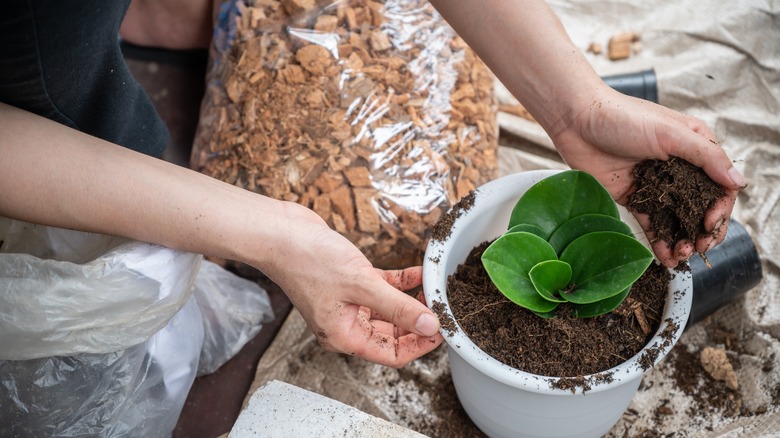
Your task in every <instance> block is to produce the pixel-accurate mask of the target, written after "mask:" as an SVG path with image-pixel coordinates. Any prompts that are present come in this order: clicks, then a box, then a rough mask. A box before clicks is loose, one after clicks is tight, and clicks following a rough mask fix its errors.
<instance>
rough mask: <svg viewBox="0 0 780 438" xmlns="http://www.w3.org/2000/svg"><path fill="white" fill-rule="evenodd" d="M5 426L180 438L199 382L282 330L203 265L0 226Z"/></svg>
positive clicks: (233, 281) (0, 421)
mask: <svg viewBox="0 0 780 438" xmlns="http://www.w3.org/2000/svg"><path fill="white" fill-rule="evenodd" d="M0 244H2V246H1V247H0V425H2V434H8V435H10V436H57V437H76V436H101V437H102V436H111V437H115V436H144V437H157V436H160V437H164V436H170V434H171V432H172V431H173V428H174V427H175V425H176V422H177V420H178V417H179V414H180V412H181V409H182V407H183V406H184V402H185V400H186V398H187V394H188V392H189V389H190V387H191V385H192V383H193V381H194V379H195V377H196V375H201V374H206V373H209V372H212V371H214V370H216V369H217V368H218V367H219V366H221V365H222V364H224V363H225V362H226V361H227V360H229V359H230V358H231V357H232V356H233V355H234V354H235V353H236V352H237V351H238V350H240V349H241V347H243V345H244V344H245V343H246V342H247V341H249V340H250V339H251V338H252V337H253V336H254V335H255V334H257V332H258V331H259V330H260V329H261V328H262V323H263V322H268V321H270V320H272V319H273V312H272V309H271V306H270V300H269V298H268V294H267V292H266V291H265V290H263V289H262V288H260V287H259V286H258V285H256V284H254V283H252V282H249V281H247V280H244V279H242V278H240V277H237V276H236V275H234V274H232V273H230V272H229V271H226V270H225V269H223V268H221V267H220V266H218V265H216V264H214V263H211V262H208V261H204V260H202V256H200V255H197V254H192V253H186V252H181V251H175V250H172V249H169V248H164V247H160V246H157V245H151V244H146V243H141V242H134V241H128V240H126V239H121V238H117V237H113V236H105V235H99V234H93V233H82V232H78V231H72V230H64V229H59V228H53V227H45V226H40V225H33V224H28V223H24V222H20V221H11V220H8V219H4V218H0Z"/></svg>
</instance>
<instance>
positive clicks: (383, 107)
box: [191, 0, 497, 268]
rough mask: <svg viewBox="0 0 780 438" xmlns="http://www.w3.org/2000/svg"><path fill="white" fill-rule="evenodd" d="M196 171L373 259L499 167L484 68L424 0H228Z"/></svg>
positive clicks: (384, 262) (411, 238) (415, 235)
mask: <svg viewBox="0 0 780 438" xmlns="http://www.w3.org/2000/svg"><path fill="white" fill-rule="evenodd" d="M210 64H211V65H210V69H209V72H208V77H207V90H206V95H205V97H204V100H203V104H202V107H201V117H200V123H199V127H198V132H197V134H196V138H195V142H194V145H193V152H192V159H191V166H192V167H193V168H194V169H196V170H198V171H201V172H203V173H206V174H208V175H210V176H213V177H215V178H217V179H220V180H223V181H226V182H229V183H231V184H235V185H238V186H240V187H244V188H246V189H249V190H252V191H256V192H258V193H261V194H263V195H266V196H269V197H273V198H276V199H283V200H287V201H294V202H298V203H300V204H302V205H305V206H307V207H309V208H311V209H313V210H314V211H316V212H317V213H318V214H319V215H320V216H321V217H322V218H323V219H324V220H325V221H326V222H327V223H328V225H329V226H331V227H332V228H333V229H335V230H337V231H338V232H340V233H342V234H343V235H345V236H346V237H347V238H348V239H350V240H351V241H352V242H353V243H355V244H356V245H357V246H358V247H359V248H360V249H361V250H362V251H363V252H364V254H366V256H367V257H368V258H369V260H371V261H372V262H373V263H374V264H375V265H376V266H378V267H383V268H393V267H406V266H410V265H413V264H420V263H421V262H422V254H423V252H424V249H425V244H426V242H427V238H428V229H429V228H430V227H431V226H432V225H433V224H435V223H436V222H437V221H438V219H439V218H440V217H441V216H442V214H443V213H444V212H446V211H447V210H448V209H449V207H450V206H451V205H452V204H453V203H454V202H456V201H457V200H458V199H460V198H461V197H462V196H464V195H465V194H467V193H468V192H469V191H470V190H471V189H473V188H475V187H476V186H478V185H480V184H482V183H484V182H487V181H488V180H490V179H492V178H494V177H495V175H496V170H497V164H496V150H497V121H496V104H495V98H494V94H493V93H494V92H493V83H492V76H491V75H490V73H489V71H488V70H487V68H486V67H485V66H484V65H483V64H482V63H481V61H480V60H479V59H478V58H477V57H476V56H475V55H474V53H473V52H472V51H471V50H470V49H469V48H468V47H467V46H466V45H465V43H464V42H463V41H462V40H461V39H460V38H459V37H457V36H456V35H455V33H454V31H453V30H452V28H450V27H449V25H447V24H446V23H445V21H444V20H443V19H442V18H441V16H439V15H438V13H436V12H435V10H434V9H433V8H432V7H431V5H429V4H428V3H427V1H425V0H386V1H369V0H344V1H335V2H334V1H326V2H319V3H316V2H314V1H313V0H308V1H307V0H262V1H261V0H257V1H249V0H233V1H228V2H227V3H225V4H224V5H223V9H222V11H221V13H220V16H219V19H218V23H217V26H216V31H215V38H214V44H213V45H212V49H211V54H210Z"/></svg>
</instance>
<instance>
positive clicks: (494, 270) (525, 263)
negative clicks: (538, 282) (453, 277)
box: [482, 231, 558, 313]
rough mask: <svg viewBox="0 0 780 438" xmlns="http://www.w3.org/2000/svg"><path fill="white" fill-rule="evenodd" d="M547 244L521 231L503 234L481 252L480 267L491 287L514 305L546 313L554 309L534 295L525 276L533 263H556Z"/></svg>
mask: <svg viewBox="0 0 780 438" xmlns="http://www.w3.org/2000/svg"><path fill="white" fill-rule="evenodd" d="M556 259H557V256H556V255H555V251H554V250H553V249H552V247H551V246H550V244H548V243H547V241H546V240H544V239H542V238H541V237H539V236H537V235H535V234H531V233H528V232H525V231H521V232H517V233H509V234H504V235H503V236H501V237H499V238H498V239H496V240H495V241H494V242H493V243H491V244H490V246H488V247H487V249H485V252H483V253H482V265H483V266H484V267H485V271H487V273H488V275H489V276H490V279H491V280H492V281H493V284H495V285H496V287H497V288H498V290H499V291H501V293H502V294H504V296H506V297H507V298H509V300H510V301H512V302H514V303H515V304H517V305H519V306H522V307H525V308H526V309H529V310H531V311H534V312H538V313H546V312H550V311H552V310H553V309H555V308H556V307H557V306H558V303H553V302H550V301H547V300H545V299H544V298H542V296H541V295H539V293H537V292H536V288H534V285H533V283H532V282H531V279H530V278H529V276H528V273H529V272H530V271H531V268H533V267H534V266H536V265H537V264H539V263H541V262H544V261H547V260H556Z"/></svg>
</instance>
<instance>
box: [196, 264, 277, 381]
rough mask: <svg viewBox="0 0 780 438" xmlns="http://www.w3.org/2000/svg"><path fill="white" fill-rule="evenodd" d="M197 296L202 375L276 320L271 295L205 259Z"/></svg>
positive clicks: (197, 281)
mask: <svg viewBox="0 0 780 438" xmlns="http://www.w3.org/2000/svg"><path fill="white" fill-rule="evenodd" d="M193 295H194V297H195V299H196V300H197V303H198V307H199V308H200V313H201V315H202V316H203V331H204V334H205V338H204V340H203V350H202V351H201V354H200V362H199V365H198V375H199V376H201V375H204V374H211V373H213V372H214V371H216V370H217V369H218V368H219V367H221V366H222V365H224V364H225V362H227V361H228V360H229V359H230V358H232V357H233V356H235V355H236V353H238V352H239V350H241V348H242V347H243V346H244V345H246V343H247V342H249V341H251V340H252V338H254V337H255V335H257V333H259V332H260V329H262V328H263V324H265V323H269V322H271V321H273V319H274V311H273V308H272V307H271V300H270V298H269V297H268V293H267V292H266V291H265V290H264V289H262V288H261V287H260V286H258V285H257V283H253V282H251V281H249V280H246V279H244V278H242V277H239V276H237V275H235V274H233V273H231V272H230V271H227V270H225V269H224V268H222V267H221V266H219V265H217V264H215V263H212V262H210V261H208V260H203V263H202V264H201V267H200V271H199V272H198V277H197V279H196V281H195V290H194V291H193Z"/></svg>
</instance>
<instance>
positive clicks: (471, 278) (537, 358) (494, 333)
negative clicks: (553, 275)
mask: <svg viewBox="0 0 780 438" xmlns="http://www.w3.org/2000/svg"><path fill="white" fill-rule="evenodd" d="M488 245H489V242H484V243H483V244H481V245H479V246H478V247H476V248H474V250H473V251H472V252H471V254H470V255H469V257H468V258H467V260H466V261H465V262H464V263H463V264H462V265H460V266H459V267H458V270H457V271H456V272H455V274H453V275H451V276H450V278H449V279H448V285H447V286H448V295H449V301H450V306H451V307H452V311H453V314H454V317H455V319H456V320H457V321H458V322H459V324H460V326H461V327H462V328H463V330H464V331H465V332H466V334H467V335H468V336H469V338H470V339H471V340H472V341H473V342H474V343H475V344H476V345H478V346H479V347H480V348H481V349H482V350H484V351H485V352H487V353H488V354H490V355H491V356H493V357H495V358H496V359H497V360H499V361H501V362H503V363H505V364H507V365H509V366H512V367H514V368H517V369H520V370H523V371H526V372H530V373H534V374H538V375H543V376H552V377H554V376H571V379H564V380H563V382H564V384H571V385H572V386H583V387H584V389H587V382H583V381H581V379H580V378H579V377H577V376H583V375H586V374H596V373H600V372H603V371H605V370H608V369H609V368H612V367H614V366H617V365H619V364H620V363H622V362H624V361H626V360H627V359H630V358H631V357H632V356H634V355H635V354H636V353H637V352H639V351H640V350H641V349H642V347H644V346H645V345H646V344H647V342H648V341H649V340H650V339H651V338H652V337H653V335H654V334H655V332H656V331H657V330H658V327H659V326H660V323H661V318H662V312H663V308H664V304H665V301H666V294H667V291H668V288H669V281H670V279H671V274H670V273H669V271H668V270H667V269H666V268H664V267H662V266H661V265H658V264H652V265H651V266H650V268H648V270H647V271H646V272H645V274H644V275H643V276H642V277H641V278H640V279H639V280H638V281H637V282H636V283H635V284H634V286H633V288H632V291H631V293H630V294H629V296H628V297H627V298H626V300H625V301H624V302H623V303H622V304H621V305H620V306H619V307H618V308H617V309H615V310H614V311H613V312H611V313H608V314H605V315H601V316H598V317H595V318H576V317H574V316H572V314H571V312H570V309H569V308H568V307H567V306H566V305H565V304H563V305H561V306H559V308H558V309H559V310H558V312H557V316H555V317H554V318H549V319H545V318H541V317H539V316H537V315H536V314H534V313H533V312H531V311H529V310H526V309H524V308H522V307H520V306H518V305H516V304H514V303H512V302H511V301H509V300H508V299H507V298H506V297H504V295H502V294H501V292H500V291H499V290H498V289H497V288H496V287H495V285H493V283H492V281H491V280H490V277H488V275H487V273H486V272H485V269H484V267H483V266H482V262H481V260H480V257H481V255H482V252H484V250H485V249H486V248H487V246H488ZM599 378H608V376H604V375H601V377H599ZM569 380H570V381H569ZM566 382H568V383H566Z"/></svg>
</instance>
